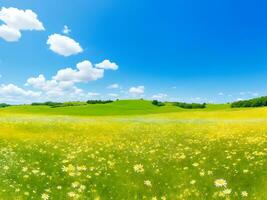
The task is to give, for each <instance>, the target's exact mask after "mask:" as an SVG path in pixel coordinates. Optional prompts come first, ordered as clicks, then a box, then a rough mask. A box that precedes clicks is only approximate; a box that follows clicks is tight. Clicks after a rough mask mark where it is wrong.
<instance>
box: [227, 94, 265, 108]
mask: <svg viewBox="0 0 267 200" xmlns="http://www.w3.org/2000/svg"><path fill="white" fill-rule="evenodd" d="M262 106H267V96H265V97H259V98H254V99H249V100H242V101H236V102H233V103H232V104H231V107H232V108H241V107H262Z"/></svg>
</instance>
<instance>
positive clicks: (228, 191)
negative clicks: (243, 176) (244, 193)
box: [223, 189, 232, 195]
mask: <svg viewBox="0 0 267 200" xmlns="http://www.w3.org/2000/svg"><path fill="white" fill-rule="evenodd" d="M231 192H232V190H231V189H225V190H224V191H223V193H224V194H226V195H227V194H231Z"/></svg>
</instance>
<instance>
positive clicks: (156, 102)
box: [152, 100, 165, 106]
mask: <svg viewBox="0 0 267 200" xmlns="http://www.w3.org/2000/svg"><path fill="white" fill-rule="evenodd" d="M152 104H153V105H155V106H165V103H163V102H160V101H158V100H153V101H152Z"/></svg>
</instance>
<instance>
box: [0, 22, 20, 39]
mask: <svg viewBox="0 0 267 200" xmlns="http://www.w3.org/2000/svg"><path fill="white" fill-rule="evenodd" d="M0 37H2V38H3V39H4V40H6V41H7V42H16V41H18V40H19V39H20V37H21V33H20V31H18V30H17V29H14V28H11V27H9V26H7V25H5V24H3V25H1V26H0Z"/></svg>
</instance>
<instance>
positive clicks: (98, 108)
mask: <svg viewBox="0 0 267 200" xmlns="http://www.w3.org/2000/svg"><path fill="white" fill-rule="evenodd" d="M227 108H229V105H208V108H206V109H204V110H210V111H212V110H221V109H227ZM196 110H198V109H194V110H187V109H182V108H178V107H175V106H172V105H171V104H167V105H166V106H162V107H157V106H154V105H152V104H151V102H150V101H145V100H122V101H116V102H113V103H110V104H94V105H84V106H70V107H58V108H50V107H49V106H30V105H22V106H11V107H8V108H2V109H1V110H0V113H2V114H3V113H6V114H7V113H8V114H15V113H16V114H17V113H19V114H45V115H79V116H105V115H107V116H112V115H141V114H156V113H171V112H192V111H196Z"/></svg>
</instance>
